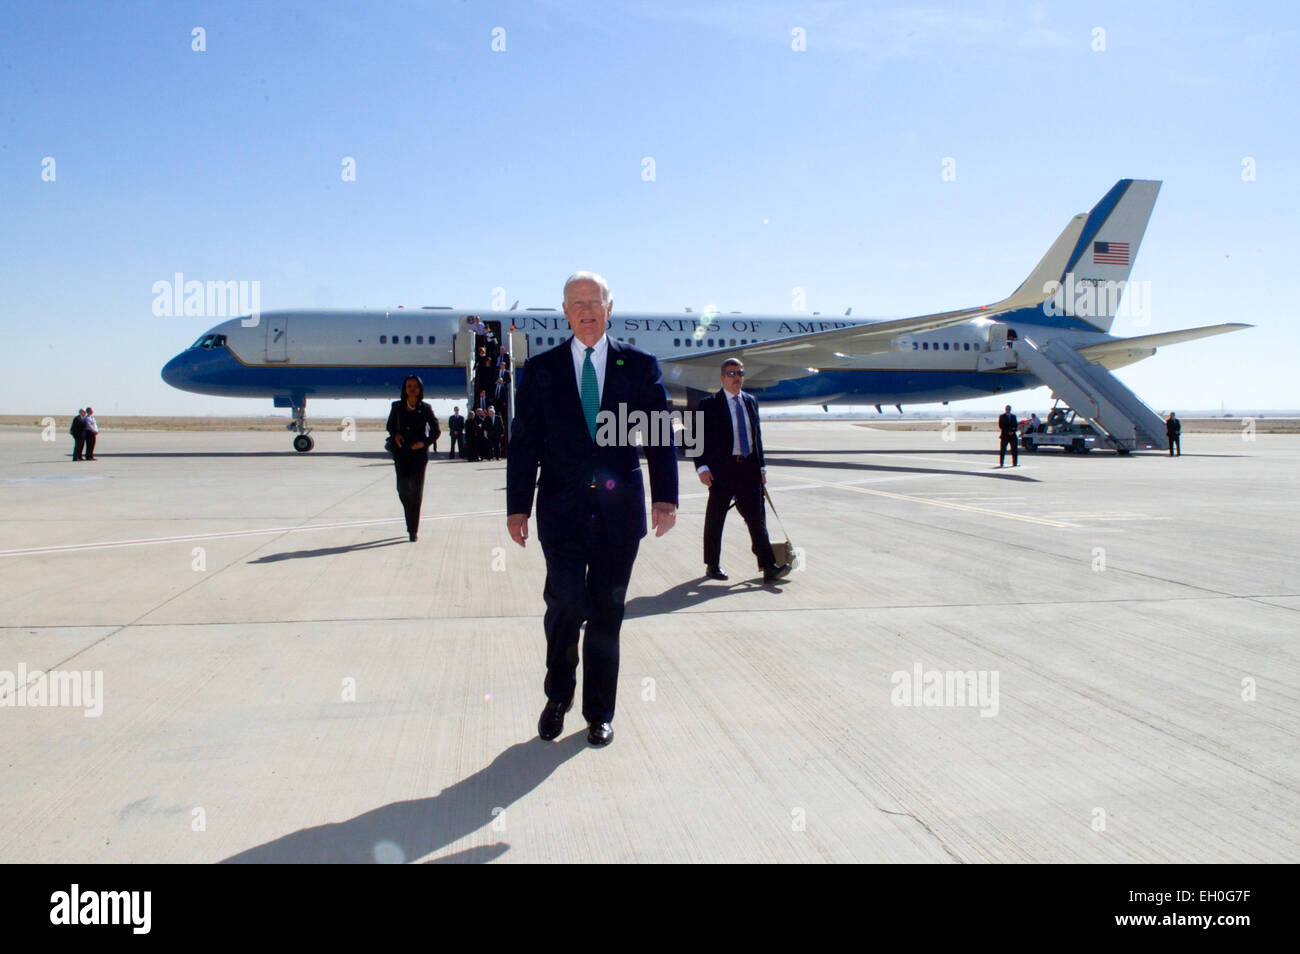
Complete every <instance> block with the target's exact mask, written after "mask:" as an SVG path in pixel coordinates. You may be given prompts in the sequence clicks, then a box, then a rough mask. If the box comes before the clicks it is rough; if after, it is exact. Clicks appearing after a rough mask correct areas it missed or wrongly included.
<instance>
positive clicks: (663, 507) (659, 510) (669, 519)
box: [650, 503, 677, 537]
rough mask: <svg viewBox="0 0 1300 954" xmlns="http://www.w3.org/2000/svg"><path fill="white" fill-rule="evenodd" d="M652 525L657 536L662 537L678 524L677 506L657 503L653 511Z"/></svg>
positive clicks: (651, 515)
mask: <svg viewBox="0 0 1300 954" xmlns="http://www.w3.org/2000/svg"><path fill="white" fill-rule="evenodd" d="M650 521H651V522H650V525H651V526H652V527H654V531H655V536H656V537H662V536H663V535H664V534H665V533H667V532H668V531H669V530H671V529H672V528H673V524H675V523H676V522H677V505H676V504H670V503H656V504H655V505H654V507H653V508H652V510H651V514H650Z"/></svg>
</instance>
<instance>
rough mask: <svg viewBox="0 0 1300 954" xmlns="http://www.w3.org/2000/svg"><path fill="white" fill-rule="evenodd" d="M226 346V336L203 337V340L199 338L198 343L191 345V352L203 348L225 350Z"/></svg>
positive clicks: (208, 335) (209, 335) (210, 335)
mask: <svg viewBox="0 0 1300 954" xmlns="http://www.w3.org/2000/svg"><path fill="white" fill-rule="evenodd" d="M225 346H226V336H225V335H212V334H207V335H203V336H202V337H201V338H199V340H198V341H196V342H194V344H192V345H190V350H191V351H192V350H194V349H195V348H203V349H205V350H206V349H211V348H224V347H225Z"/></svg>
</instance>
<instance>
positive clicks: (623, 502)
mask: <svg viewBox="0 0 1300 954" xmlns="http://www.w3.org/2000/svg"><path fill="white" fill-rule="evenodd" d="M572 340H573V339H572V338H566V339H565V340H564V342H563V343H562V344H560V345H557V346H556V347H554V348H551V349H550V350H548V351H544V352H542V353H541V354H538V355H535V356H533V357H531V358H529V359H528V361H527V362H526V363H525V364H524V366H523V367H522V368H520V369H519V381H518V389H517V390H516V392H515V405H516V407H515V419H514V424H513V426H512V427H511V430H510V452H509V457H508V460H507V463H506V513H508V514H514V513H524V514H530V513H532V509H533V498H534V490H535V491H536V501H537V539H538V540H539V541H540V542H541V544H542V547H543V548H545V549H551V548H552V547H559V548H563V546H564V544H565V543H577V542H578V541H579V537H580V535H575V534H574V529H575V528H576V527H581V526H582V525H583V524H584V523H586V522H587V521H588V520H589V519H590V516H589V509H588V508H589V506H590V500H591V491H590V489H589V486H590V484H591V483H592V480H593V478H594V479H595V484H596V491H595V492H596V500H597V505H598V506H599V507H600V513H601V516H602V518H603V520H604V526H605V531H606V534H607V536H608V537H609V538H610V542H611V543H614V544H627V543H631V542H632V541H634V540H639V539H641V537H643V536H645V534H646V510H645V483H644V480H643V478H642V474H641V463H640V458H639V457H638V455H637V448H636V447H635V446H634V445H630V444H617V443H615V444H613V445H611V446H605V447H602V446H598V445H597V444H596V442H595V441H593V440H592V439H591V435H590V434H589V433H588V431H587V421H586V418H585V417H584V416H583V413H582V399H581V398H580V397H579V393H578V381H577V378H576V376H575V375H574V371H573V352H572V351H571V350H570V347H571V344H570V343H571V342H572ZM620 404H622V405H625V406H626V408H627V413H629V414H630V413H631V412H632V411H637V410H640V411H645V412H646V413H647V414H649V413H651V412H654V411H659V412H665V413H666V412H667V410H668V394H667V392H666V391H665V390H664V383H663V376H662V375H661V374H660V372H659V362H658V361H657V360H656V359H655V357H654V355H652V354H649V353H647V352H645V351H642V350H641V349H639V348H635V347H633V346H631V345H628V344H624V343H623V342H620V341H616V340H615V339H614V338H610V339H609V354H608V356H607V358H606V362H605V384H604V387H603V388H602V392H601V401H600V408H601V410H602V411H610V412H611V413H614V414H615V415H617V414H618V409H619V405H620ZM652 420H653V418H652ZM644 451H645V456H646V463H647V464H648V465H649V468H650V491H651V494H650V496H651V500H652V501H654V502H655V503H671V504H672V505H673V506H676V505H677V453H676V449H675V448H673V447H672V446H668V447H645V448H644ZM539 469H540V471H541V478H540V480H539V479H538V470H539Z"/></svg>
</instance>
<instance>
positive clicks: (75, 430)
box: [68, 407, 86, 460]
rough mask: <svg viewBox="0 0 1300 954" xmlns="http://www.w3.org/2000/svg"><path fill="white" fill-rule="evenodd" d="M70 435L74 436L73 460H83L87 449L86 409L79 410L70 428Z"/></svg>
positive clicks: (80, 408)
mask: <svg viewBox="0 0 1300 954" xmlns="http://www.w3.org/2000/svg"><path fill="white" fill-rule="evenodd" d="M68 433H69V434H71V435H72V459H73V460H82V459H83V456H82V454H83V451H85V449H86V409H85V408H84V407H79V408H77V416H76V417H74V418H73V419H72V426H71V427H69V428H68Z"/></svg>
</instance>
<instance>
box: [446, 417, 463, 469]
mask: <svg viewBox="0 0 1300 954" xmlns="http://www.w3.org/2000/svg"><path fill="white" fill-rule="evenodd" d="M451 410H452V415H451V417H449V418H447V430H448V431H450V432H451V447H450V448H448V450H447V459H448V460H451V459H452V458H453V457H455V456H456V446H457V445H458V444H459V445H460V456H461V457H462V458H463V457H464V456H465V418H463V417H461V414H460V408H458V407H454V408H452V409H451Z"/></svg>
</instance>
